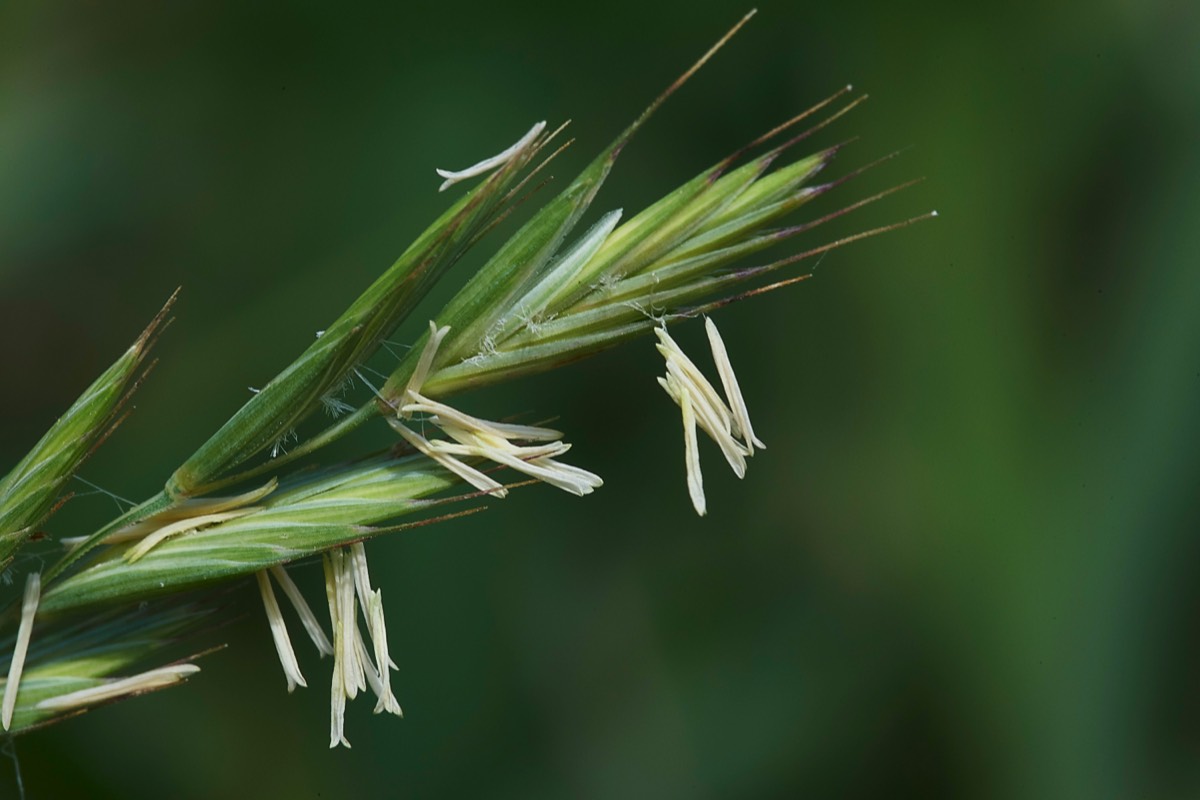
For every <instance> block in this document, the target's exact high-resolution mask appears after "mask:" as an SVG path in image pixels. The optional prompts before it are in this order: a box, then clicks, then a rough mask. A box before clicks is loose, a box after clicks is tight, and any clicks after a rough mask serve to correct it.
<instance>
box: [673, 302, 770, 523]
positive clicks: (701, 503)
mask: <svg viewBox="0 0 1200 800" xmlns="http://www.w3.org/2000/svg"><path fill="white" fill-rule="evenodd" d="M704 329H705V331H706V332H707V334H708V343H709V347H711V349H712V356H713V361H714V362H715V363H716V365H717V374H718V375H720V377H721V386H722V387H723V388H724V389H725V397H726V398H727V399H728V401H729V402H728V404H726V402H725V401H723V400H722V399H721V397H720V395H718V394H717V390H716V389H714V388H713V385H712V384H711V383H709V382H708V379H707V378H705V377H704V374H703V373H702V372H700V369H699V368H698V367H697V366H696V365H695V363H693V361H692V360H691V359H690V358H688V357H687V355H685V354H684V352H683V350H682V349H680V347H679V344H678V343H677V342H676V341H675V340H674V339H672V338H671V336H670V334H668V333H667V329H666V328H665V327H662V328H655V329H654V333H655V335H656V336H658V352H660V353H662V356H663V358H665V359H666V361H667V375H666V377H665V378H659V379H658V384H659V385H660V386H662V387H663V389H664V390H666V392H667V394H668V395H669V396H670V397H671V399H672V400H674V401H675V403H676V405H678V406H679V408H680V410H681V411H682V412H683V445H684V460H685V463H686V464H687V486H688V494H689V495H690V496H691V498H692V505H693V506H694V507H695V509H696V513H697V514H699V515H700V516H704V514H706V513H707V511H708V505H707V503H706V502H705V499H704V477H703V476H702V475H701V474H700V452H699V449H698V447H697V441H696V426H697V425H699V426H700V428H701V429H702V430H703V431H704V432H705V433H707V434H708V435H709V437H711V438H712V440H713V441H714V442H716V443H717V446H718V447H720V448H721V452H722V453H723V454H724V455H725V460H726V461H728V462H729V466H730V467H731V468H732V469H733V472H734V474H735V475H737V476H738V477H739V478H744V477H745V476H746V458H748V457H749V456H752V455H754V448H755V447H757V448H759V449H760V450H765V449H767V446H766V445H765V444H763V443H762V441H761V440H760V439H759V438H758V437H757V436H755V435H754V428H753V427H752V426H751V425H750V413H749V412H748V411H747V410H746V401H745V399H743V397H742V390H741V387H740V386H738V380H737V376H736V375H734V374H733V365H732V364H730V363H729V354H728V352H727V351H726V350H725V342H724V341H722V339H721V334H720V333H719V332H718V331H717V326H716V324H715V323H714V322H713V321H712V319H710V318H708V317H705V318H704Z"/></svg>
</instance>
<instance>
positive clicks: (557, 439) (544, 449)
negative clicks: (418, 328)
mask: <svg viewBox="0 0 1200 800" xmlns="http://www.w3.org/2000/svg"><path fill="white" fill-rule="evenodd" d="M449 332H450V328H449V327H448V326H446V327H441V328H439V327H438V326H437V325H436V324H435V323H433V322H430V323H429V340H428V342H427V343H426V345H425V349H424V350H423V351H422V352H421V357H420V359H418V361H417V366H416V368H415V369H414V370H413V374H412V377H411V378H409V381H408V384H407V385H406V386H405V389H404V393H403V395H402V398H403V399H402V400H401V404H400V405H399V408H397V415H396V416H395V417H389V418H388V424H390V425H391V426H392V428H394V429H395V431H396V432H397V433H399V434H400V436H401V438H403V439H404V440H405V441H406V442H408V443H409V445H411V446H412V447H413V448H414V449H416V450H417V451H418V452H420V453H422V454H423V455H426V456H428V457H429V458H432V459H433V460H434V461H436V462H437V463H438V464H439V465H441V466H442V467H444V468H445V469H447V470H449V471H450V472H452V473H454V474H455V475H457V476H458V477H460V478H462V479H463V480H464V481H466V482H467V483H469V484H471V485H472V486H474V487H475V488H476V489H478V490H479V491H481V492H487V493H488V494H491V495H494V496H496V497H504V496H505V495H507V494H508V490H507V489H505V487H504V485H503V484H501V483H500V482H498V481H497V480H495V479H494V478H492V477H491V476H489V475H487V474H486V473H484V472H482V471H481V470H479V469H477V468H476V467H474V466H472V465H471V464H469V463H467V461H464V460H463V459H468V460H473V461H479V460H485V461H491V462H493V463H495V464H499V465H501V466H505V467H509V468H510V469H513V470H516V471H517V472H521V473H524V474H526V475H528V476H530V477H531V478H535V479H537V480H540V481H542V482H544V483H548V484H550V485H551V486H554V487H556V488H559V489H562V490H563V491H566V492H570V493H571V494H575V495H581V496H582V495H585V494H591V493H592V492H593V491H595V490H596V489H597V488H598V487H600V486H602V485H603V484H604V481H603V480H601V479H600V476H599V475H596V474H594V473H591V472H588V471H587V470H585V469H580V468H579V467H573V466H571V465H570V464H564V463H562V462H561V461H557V460H556V457H557V456H561V455H563V454H564V453H566V452H567V451H568V450H570V449H571V445H569V444H566V443H564V442H563V441H562V433H560V432H559V431H556V430H551V429H550V428H539V427H535V426H532V425H514V424H511V423H506V422H493V421H492V420H486V419H480V418H478V417H473V416H471V415H470V414H465V413H463V412H462V411H459V410H458V409H456V408H453V407H451V406H448V405H446V404H445V403H441V402H438V401H437V400H432V399H430V398H428V397H426V396H424V395H423V394H421V391H420V390H421V386H422V384H423V383H424V382H425V379H426V377H428V375H429V368H430V366H431V365H432V364H433V359H434V357H435V356H436V355H437V350H438V347H439V346H440V344H441V342H442V339H444V338H445V337H446V334H447V333H449ZM416 414H423V415H427V416H426V419H425V421H426V422H430V423H432V424H433V425H435V426H437V428H439V429H440V430H441V431H442V433H444V434H445V435H446V436H447V437H449V440H446V439H432V440H431V439H427V438H426V437H425V436H423V435H422V434H420V433H417V432H416V431H414V430H412V429H411V428H410V427H408V425H406V424H405V422H406V421H410V420H412V419H413V417H414V415H416ZM518 442H530V443H536V444H518Z"/></svg>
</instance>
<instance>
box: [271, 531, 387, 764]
mask: <svg viewBox="0 0 1200 800" xmlns="http://www.w3.org/2000/svg"><path fill="white" fill-rule="evenodd" d="M322 561H323V563H324V567H325V596H326V599H327V600H328V602H329V619H330V622H331V623H332V626H333V641H332V642H330V641H329V637H327V636H326V635H325V632H324V630H322V628H321V623H320V622H318V621H317V617H316V614H314V613H313V611H312V609H311V608H310V607H309V605H308V603H307V602H305V600H304V597H303V595H301V594H300V590H299V588H297V586H296V584H295V583H293V582H292V579H291V578H290V577H289V576H288V574H287V572H286V571H285V570H284V569H283V568H282V567H272V568H271V569H270V570H269V572H270V576H269V575H268V571H267V570H263V571H261V572H259V573H258V574H257V578H258V588H259V590H260V591H261V593H262V600H263V606H264V608H266V611H267V620H268V622H269V623H270V627H271V635H272V637H273V638H274V640H275V650H276V652H277V653H278V654H279V662H280V664H282V665H283V674H284V677H286V678H287V682H288V691H289V692H291V691H294V690H295V688H296V687H297V686H307V685H308V684H307V683H306V682H305V680H304V676H303V675H302V674H301V673H300V665H299V662H298V661H297V659H296V653H295V651H294V650H293V649H292V642H291V639H290V637H289V636H288V632H287V626H286V624H285V623H284V620H283V614H282V612H281V611H280V609H279V603H278V601H277V600H276V599H275V590H274V589H273V588H272V586H271V576H273V577H274V578H275V580H276V581H278V583H279V585H280V587H281V588H282V589H283V592H284V594H286V595H287V597H288V599H289V600H291V601H292V605H293V606H294V607H295V609H296V613H297V614H298V615H299V617H300V621H301V624H302V625H303V626H304V630H305V631H306V632H307V633H308V635H309V638H310V639H312V642H313V645H315V646H316V648H317V650H318V651H319V652H320V653H321V655H322V656H326V655H332V656H333V684H332V687H331V689H330V727H329V746H330V747H337V746H338V745H339V744H341V745H345V746H346V747H349V746H350V742H349V741H347V739H346V733H345V717H346V701H347V700H353V699H354V698H355V697H357V696H358V693H359V692H361V691H366V689H367V688H368V687H370V689H371V691H372V692H374V693H375V696H376V697H377V698H378V702H376V704H375V713H376V714H379V713H382V712H384V711H386V712H388V713H389V714H395V715H396V716H404V712H403V711H401V709H400V703H399V702H397V700H396V696H395V695H394V694H393V693H392V683H391V677H390V676H391V670H394V669H396V664H395V662H394V661H392V658H391V656H390V655H389V654H388V642H387V627H386V626H385V624H384V619H383V593H382V592H381V591H380V590H378V589H372V588H371V577H370V574H369V572H368V570H367V551H366V548H365V547H363V545H362V543H361V542H358V543H355V544H352V545H350V546H349V547H344V548H338V549H335V550H332V551H330V552H329V553H326V554H325V555H324V556H323V557H322ZM360 609H361V611H362V617H363V619H364V620H365V621H366V626H367V636H368V638H369V639H370V646H369V647H368V643H367V640H366V639H364V638H363V634H362V631H361V629H360V628H359V623H358V618H359V610H360Z"/></svg>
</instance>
